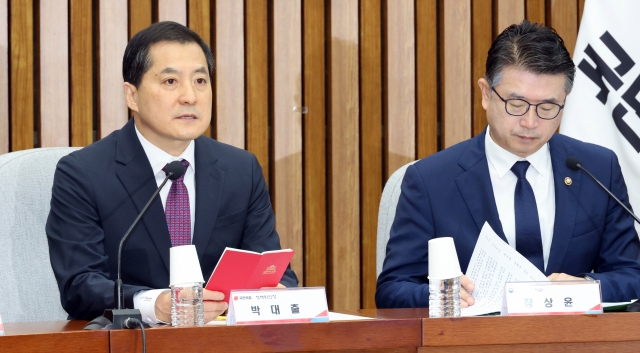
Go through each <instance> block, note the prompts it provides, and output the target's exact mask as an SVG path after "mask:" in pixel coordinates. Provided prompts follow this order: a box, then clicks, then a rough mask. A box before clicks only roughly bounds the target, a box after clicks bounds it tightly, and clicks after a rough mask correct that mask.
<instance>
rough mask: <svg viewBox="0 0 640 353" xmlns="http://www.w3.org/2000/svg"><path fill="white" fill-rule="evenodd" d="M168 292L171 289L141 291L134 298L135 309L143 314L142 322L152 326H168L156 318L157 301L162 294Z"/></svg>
mask: <svg viewBox="0 0 640 353" xmlns="http://www.w3.org/2000/svg"><path fill="white" fill-rule="evenodd" d="M168 291H169V289H151V290H141V291H139V292H138V293H136V294H135V295H134V296H133V307H134V309H138V310H140V313H142V321H144V322H148V323H150V324H157V323H163V324H168V322H164V321H160V320H158V319H157V318H156V299H158V296H159V295H160V294H162V293H164V292H168Z"/></svg>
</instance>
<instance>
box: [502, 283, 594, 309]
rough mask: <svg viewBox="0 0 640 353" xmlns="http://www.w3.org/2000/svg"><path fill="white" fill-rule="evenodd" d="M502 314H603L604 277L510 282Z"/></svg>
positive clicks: (505, 292) (507, 284)
mask: <svg viewBox="0 0 640 353" xmlns="http://www.w3.org/2000/svg"><path fill="white" fill-rule="evenodd" d="M503 300H504V302H503V306H502V315H509V316H513V315H569V314H602V294H601V292H600V281H584V280H581V281H553V282H507V283H506V284H505V286H504V299H503Z"/></svg>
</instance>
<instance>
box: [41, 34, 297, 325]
mask: <svg viewBox="0 0 640 353" xmlns="http://www.w3.org/2000/svg"><path fill="white" fill-rule="evenodd" d="M212 68H213V56H212V53H211V49H210V48H209V47H208V46H207V45H206V44H205V43H204V42H203V41H202V39H201V38H200V37H199V36H198V35H197V34H196V33H194V32H193V31H191V30H190V29H188V28H187V27H184V26H182V25H180V24H177V23H174V22H160V23H156V24H154V25H152V26H150V27H148V28H147V29H145V30H143V31H141V32H140V33H138V34H136V36H134V38H132V39H131V41H130V42H129V44H128V45H127V49H126V51H125V54H124V59H123V76H124V82H125V83H124V92H125V99H126V102H127V105H128V106H129V108H130V109H131V111H132V112H133V119H131V120H129V122H128V123H127V124H126V125H125V126H124V127H123V128H122V129H121V130H119V131H115V132H113V133H112V134H110V135H109V136H107V137H106V138H104V139H102V140H100V141H98V142H96V143H94V144H92V145H90V146H88V147H86V148H84V149H82V150H79V151H77V152H74V153H72V154H70V155H69V156H66V157H64V158H62V159H61V160H60V162H59V164H58V167H57V169H56V173H55V178H54V185H53V191H52V198H51V212H50V214H49V219H48V221H47V227H46V231H47V236H48V239H49V249H50V256H51V265H52V267H53V270H54V273H55V276H56V279H57V281H58V286H59V288H60V297H61V301H62V306H63V307H64V309H65V310H66V311H67V312H68V313H69V315H70V317H71V318H75V319H92V318H94V317H96V316H99V315H101V314H102V312H103V311H104V310H105V309H110V308H113V307H114V295H113V293H114V292H113V287H114V280H115V278H116V271H117V252H118V246H119V243H120V240H121V239H122V236H123V235H124V234H125V232H126V231H127V229H128V228H129V226H130V225H131V224H132V222H133V220H134V219H135V218H136V216H137V215H138V214H139V213H140V211H141V210H142V208H143V207H144V205H145V204H146V202H147V201H148V199H149V198H150V197H151V195H152V194H153V193H154V191H155V190H156V188H157V187H158V186H159V184H160V183H161V182H162V180H163V179H164V177H165V173H164V172H163V168H164V166H165V165H166V164H167V163H169V162H171V161H174V160H180V161H182V163H183V165H184V166H185V174H184V177H182V178H180V179H178V180H176V181H175V182H169V183H168V184H167V185H166V186H165V187H164V188H163V190H162V192H161V193H160V195H159V196H160V197H157V198H156V199H155V200H154V201H153V203H152V204H151V205H150V208H149V210H148V211H147V213H146V215H145V216H144V217H143V218H142V220H141V222H140V223H139V224H138V225H137V227H136V228H135V229H134V230H133V232H132V233H131V235H130V236H129V238H128V239H127V241H126V243H125V244H124V247H123V252H122V280H123V282H124V284H125V285H124V292H125V305H126V307H136V308H139V309H141V311H142V314H143V319H145V320H146V321H150V322H156V320H159V321H165V322H168V321H170V310H171V305H170V293H169V292H168V290H167V289H166V288H167V286H168V284H169V248H170V247H171V246H175V245H180V244H190V243H192V244H193V245H195V247H196V250H197V253H198V258H199V261H200V265H201V267H202V273H203V276H204V278H205V279H207V278H209V276H210V275H211V273H212V272H213V269H214V267H215V266H216V263H217V261H218V259H219V258H220V256H221V254H222V252H223V250H224V248H225V247H233V248H240V249H245V250H250V251H256V252H262V251H267V250H275V249H280V240H279V237H278V234H277V233H276V231H275V228H274V227H275V219H274V215H273V211H272V208H271V202H270V199H269V194H268V192H267V188H266V184H265V181H264V178H263V176H262V170H261V168H260V165H259V164H258V161H257V160H256V158H255V156H253V155H252V154H251V153H248V152H246V151H244V150H241V149H238V148H235V147H232V146H228V145H225V144H223V143H220V142H217V141H215V140H212V139H210V138H207V137H203V136H201V135H202V134H203V133H204V131H205V130H206V129H207V127H208V126H209V124H210V121H211V108H212V89H211V72H212ZM185 195H186V197H185ZM165 212H166V214H167V215H170V214H171V215H177V216H173V217H169V216H167V217H166V218H165ZM297 283H298V281H297V278H296V276H295V274H294V273H293V271H291V270H290V269H288V270H287V271H286V272H285V275H284V276H283V278H282V280H281V286H297ZM223 299H224V296H223V294H222V293H219V292H213V291H207V290H204V300H205V303H204V304H205V321H209V320H212V319H214V318H215V317H216V316H217V315H219V314H220V313H222V312H224V310H226V309H227V304H226V303H225V302H224V301H222V300H223Z"/></svg>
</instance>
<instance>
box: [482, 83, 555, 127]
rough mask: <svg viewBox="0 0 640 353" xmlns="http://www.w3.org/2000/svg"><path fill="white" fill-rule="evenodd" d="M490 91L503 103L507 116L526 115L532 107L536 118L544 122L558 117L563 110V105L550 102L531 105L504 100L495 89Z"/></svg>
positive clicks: (520, 100) (524, 101)
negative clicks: (534, 109) (534, 108)
mask: <svg viewBox="0 0 640 353" xmlns="http://www.w3.org/2000/svg"><path fill="white" fill-rule="evenodd" d="M491 90H492V91H494V92H496V94H497V95H498V98H500V100H502V101H503V102H504V109H505V110H506V111H507V113H508V114H509V115H514V116H523V115H525V114H527V112H528V111H529V108H530V107H531V106H534V107H536V114H537V115H538V118H540V119H544V120H553V119H555V118H556V117H557V116H558V114H560V111H561V110H562V108H564V105H560V104H556V103H551V102H542V103H538V104H531V103H529V102H527V101H526V100H524V99H513V98H512V99H504V98H502V97H501V96H500V94H499V93H498V91H496V89H495V88H493V87H491Z"/></svg>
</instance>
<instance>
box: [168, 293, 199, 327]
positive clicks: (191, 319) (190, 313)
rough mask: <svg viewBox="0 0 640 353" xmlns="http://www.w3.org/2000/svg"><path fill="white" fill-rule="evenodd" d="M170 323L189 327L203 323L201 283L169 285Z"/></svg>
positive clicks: (175, 325)
mask: <svg viewBox="0 0 640 353" xmlns="http://www.w3.org/2000/svg"><path fill="white" fill-rule="evenodd" d="M171 325H172V326H174V327H189V326H203V325H204V304H203V303H202V283H182V284H177V285H174V286H171Z"/></svg>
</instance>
